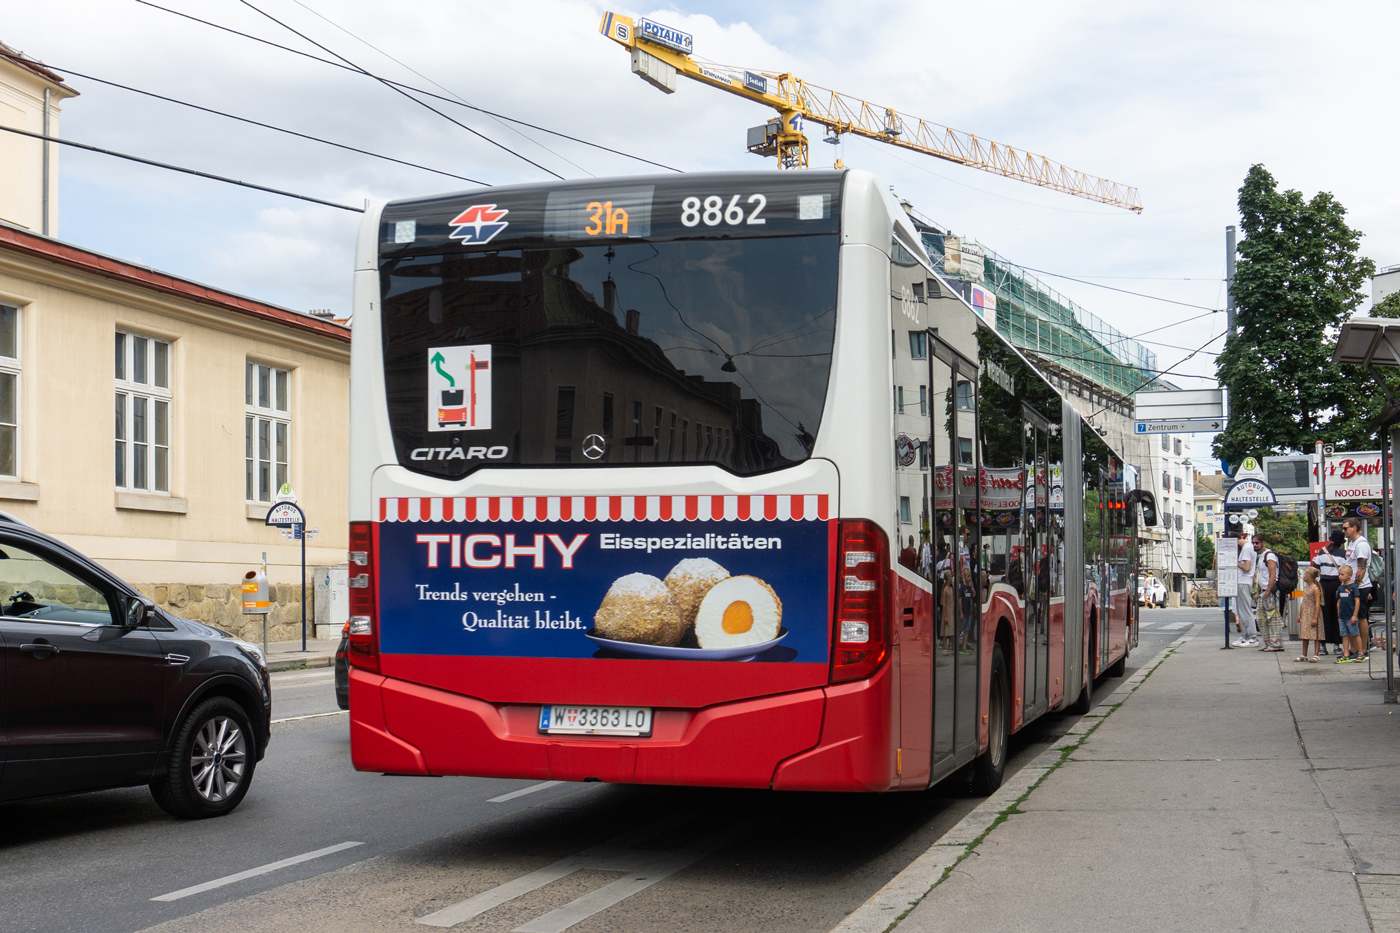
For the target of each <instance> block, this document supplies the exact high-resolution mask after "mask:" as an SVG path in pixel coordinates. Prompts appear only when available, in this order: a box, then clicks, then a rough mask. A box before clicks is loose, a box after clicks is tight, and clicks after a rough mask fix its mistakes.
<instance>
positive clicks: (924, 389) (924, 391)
mask: <svg viewBox="0 0 1400 933" xmlns="http://www.w3.org/2000/svg"><path fill="white" fill-rule="evenodd" d="M919 414H921V415H927V414H928V386H919Z"/></svg>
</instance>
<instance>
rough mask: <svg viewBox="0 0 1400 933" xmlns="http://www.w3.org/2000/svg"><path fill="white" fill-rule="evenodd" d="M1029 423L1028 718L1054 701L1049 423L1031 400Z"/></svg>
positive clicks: (1025, 522) (1024, 523)
mask: <svg viewBox="0 0 1400 933" xmlns="http://www.w3.org/2000/svg"><path fill="white" fill-rule="evenodd" d="M1021 420H1022V422H1023V423H1024V425H1025V430H1024V431H1023V432H1022V433H1023V436H1024V439H1025V440H1024V454H1023V455H1022V462H1023V463H1025V464H1026V480H1025V483H1024V488H1023V490H1022V497H1023V506H1022V513H1021V514H1022V518H1021V528H1022V540H1023V542H1024V546H1023V547H1022V549H1021V579H1022V580H1024V581H1025V607H1026V608H1025V612H1026V617H1025V618H1026V631H1025V667H1024V670H1025V693H1024V697H1025V699H1024V701H1023V703H1024V711H1023V713H1022V716H1023V721H1029V720H1030V719H1031V718H1033V717H1034V716H1037V715H1039V714H1040V713H1043V712H1044V711H1045V708H1046V706H1047V704H1048V702H1049V692H1048V684H1047V679H1048V677H1049V669H1050V592H1051V579H1050V578H1051V574H1050V570H1051V567H1050V562H1051V554H1052V553H1054V552H1055V551H1056V548H1055V547H1052V544H1051V538H1052V533H1051V526H1050V522H1049V502H1050V475H1049V443H1050V423H1049V422H1048V421H1047V420H1046V419H1045V418H1044V417H1042V416H1041V415H1040V414H1039V413H1038V412H1036V411H1035V410H1034V409H1033V408H1031V407H1030V406H1028V405H1022V406H1021Z"/></svg>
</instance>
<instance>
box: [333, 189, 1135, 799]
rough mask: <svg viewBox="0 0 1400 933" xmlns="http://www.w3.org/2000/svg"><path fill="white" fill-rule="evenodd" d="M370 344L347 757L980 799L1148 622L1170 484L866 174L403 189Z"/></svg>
mask: <svg viewBox="0 0 1400 933" xmlns="http://www.w3.org/2000/svg"><path fill="white" fill-rule="evenodd" d="M352 359H353V362H352V368H351V398H352V402H351V411H352V413H353V415H352V430H351V445H350V450H351V454H350V456H351V461H350V476H351V500H350V516H351V526H350V540H351V545H350V547H351V553H350V561H351V564H350V586H351V590H350V594H351V609H350V612H351V622H350V660H351V662H352V665H353V667H352V670H351V674H350V717H351V748H352V754H353V759H354V764H355V766H356V767H357V768H359V769H361V770H366V771H381V772H386V773H392V774H433V775H445V774H454V775H480V776H492V777H512V778H532V779H533V778H539V779H546V780H549V779H552V780H567V781H583V780H599V781H609V782H621V783H627V782H635V783H648V784H677V785H709V786H726V787H753V788H774V789H782V790H825V791H831V790H844V791H886V790H916V789H921V788H926V787H929V786H930V785H932V784H933V783H935V782H937V781H940V780H942V779H944V778H946V777H948V776H950V775H952V774H953V773H954V772H959V771H963V769H967V770H966V771H963V773H965V774H968V775H970V776H971V777H972V778H973V779H974V780H975V783H976V785H977V786H978V787H980V788H981V789H982V790H983V791H985V792H989V791H990V790H992V789H994V788H995V787H996V786H997V785H998V784H999V783H1000V780H1001V775H1002V769H1003V767H1004V765H1005V762H1006V756H1007V744H1008V738H1009V736H1010V734H1011V733H1012V732H1015V731H1016V730H1018V729H1021V728H1023V727H1024V726H1025V725H1026V724H1027V723H1029V722H1031V721H1032V720H1034V719H1036V718H1038V717H1040V716H1043V715H1044V714H1046V713H1047V712H1050V711H1052V710H1058V709H1065V708H1069V707H1073V706H1075V705H1078V706H1080V707H1081V708H1087V703H1088V700H1089V694H1090V690H1091V688H1092V681H1093V678H1094V677H1095V676H1097V675H1098V674H1100V673H1101V672H1112V671H1113V670H1114V669H1117V670H1121V669H1122V666H1123V662H1124V659H1125V658H1126V656H1127V653H1128V650H1129V648H1130V646H1131V643H1132V642H1133V641H1134V640H1135V638H1136V634H1135V631H1134V628H1135V626H1134V624H1133V621H1134V619H1133V617H1134V614H1135V612H1136V609H1135V606H1134V600H1133V598H1132V594H1133V593H1134V592H1135V587H1134V577H1135V575H1136V569H1137V568H1136V547H1135V533H1134V529H1135V527H1136V511H1137V503H1139V502H1143V503H1144V505H1143V512H1144V516H1145V517H1146V516H1148V515H1150V514H1151V513H1154V512H1155V505H1152V506H1151V508H1149V507H1148V503H1149V501H1150V499H1151V496H1150V494H1146V493H1142V492H1135V491H1134V487H1135V486H1136V485H1137V483H1136V480H1135V476H1134V473H1133V471H1132V470H1130V469H1129V470H1125V469H1124V466H1123V462H1122V460H1121V459H1120V458H1119V457H1118V456H1117V455H1116V454H1115V453H1114V452H1113V451H1111V450H1110V449H1109V448H1108V447H1107V446H1106V445H1105V444H1104V443H1103V442H1102V441H1101V439H1100V438H1099V436H1098V435H1097V434H1096V433H1095V432H1094V431H1093V430H1091V429H1090V428H1088V426H1087V425H1086V424H1085V423H1084V422H1083V421H1082V420H1081V418H1080V416H1079V415H1078V414H1077V413H1076V412H1075V410H1074V409H1073V408H1071V407H1070V406H1069V404H1068V403H1067V402H1065V401H1064V400H1063V399H1062V398H1061V396H1060V395H1059V394H1057V392H1056V391H1055V389H1054V388H1052V387H1051V385H1050V384H1049V383H1048V382H1046V381H1045V379H1044V378H1043V377H1042V376H1041V375H1040V374H1039V373H1037V371H1036V370H1035V368H1034V367H1033V366H1031V365H1030V364H1029V363H1028V362H1027V360H1026V359H1025V358H1024V357H1023V356H1022V355H1021V354H1020V353H1019V352H1018V351H1017V350H1015V349H1014V348H1012V347H1011V346H1010V345H1009V344H1008V343H1007V342H1006V341H1005V340H1003V339H1002V338H1001V337H999V336H998V335H997V334H996V332H995V331H994V329H993V328H992V327H991V326H990V325H989V324H988V322H987V321H985V320H984V319H983V318H982V317H980V316H979V314H978V312H977V311H975V310H974V309H973V308H971V307H970V306H969V305H968V304H966V303H965V302H964V301H963V300H962V299H961V298H959V297H957V295H956V293H955V292H953V291H952V290H951V289H950V288H949V286H948V285H947V283H946V282H944V281H943V280H941V279H940V278H939V275H938V273H937V272H936V271H935V270H934V268H933V265H932V264H931V263H930V261H929V259H928V256H927V255H926V253H925V251H924V249H923V246H922V244H921V240H920V238H919V235H918V233H917V232H916V231H915V230H914V228H913V227H912V226H911V225H910V223H909V220H908V218H907V216H906V214H905V213H904V211H902V210H901V209H900V208H899V206H898V205H897V204H896V203H895V202H894V201H893V200H892V199H891V198H890V197H889V195H888V194H887V193H886V191H885V189H884V187H883V186H882V185H881V184H880V183H879V182H878V181H877V179H876V178H875V177H874V176H872V175H869V174H867V173H864V172H858V171H848V172H790V173H788V172H784V173H725V174H685V175H673V176H665V177H628V178H619V179H612V180H596V179H590V180H588V181H586V182H573V181H568V182H560V183H552V184H541V185H524V186H519V187H512V188H494V189H489V190H482V191H473V192H468V193H465V194H453V195H448V196H443V197H434V198H423V199H418V200H405V201H397V202H393V203H390V204H388V205H385V206H383V207H381V208H378V209H375V210H373V211H371V212H370V213H369V214H367V215H366V219H365V222H364V225H363V226H362V228H361V231H360V236H359V246H358V255H357V260H356V272H355V318H354V343H353V349H352ZM1149 520H1151V521H1155V518H1150V519H1149Z"/></svg>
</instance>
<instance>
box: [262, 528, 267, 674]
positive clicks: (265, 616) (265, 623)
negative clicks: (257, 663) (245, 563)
mask: <svg viewBox="0 0 1400 933" xmlns="http://www.w3.org/2000/svg"><path fill="white" fill-rule="evenodd" d="M262 556H263V558H262V575H263V579H264V580H266V579H267V552H266V551H263V552H262ZM262 617H263V658H264V659H266V658H267V610H265V609H264V610H263V614H262Z"/></svg>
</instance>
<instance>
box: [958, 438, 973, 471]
mask: <svg viewBox="0 0 1400 933" xmlns="http://www.w3.org/2000/svg"><path fill="white" fill-rule="evenodd" d="M958 463H959V464H960V465H962V466H972V440H971V438H966V437H960V438H958Z"/></svg>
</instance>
